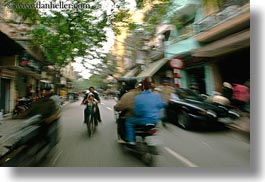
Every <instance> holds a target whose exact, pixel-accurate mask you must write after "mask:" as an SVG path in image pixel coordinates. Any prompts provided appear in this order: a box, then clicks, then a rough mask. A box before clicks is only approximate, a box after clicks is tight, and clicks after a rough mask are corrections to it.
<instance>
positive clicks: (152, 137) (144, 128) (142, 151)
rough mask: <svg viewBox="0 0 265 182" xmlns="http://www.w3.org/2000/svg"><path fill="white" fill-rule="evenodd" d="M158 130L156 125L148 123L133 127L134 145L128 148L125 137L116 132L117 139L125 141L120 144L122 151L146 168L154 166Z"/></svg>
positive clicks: (156, 153) (157, 152)
mask: <svg viewBox="0 0 265 182" xmlns="http://www.w3.org/2000/svg"><path fill="white" fill-rule="evenodd" d="M158 131H159V130H158V128H157V127H156V124H153V123H149V124H146V125H141V126H136V127H135V137H136V145H135V146H133V147H132V146H130V145H128V144H127V143H126V140H125V136H123V134H121V133H120V131H118V136H119V139H123V140H125V142H121V143H120V144H121V145H122V146H123V149H124V151H126V152H127V151H128V152H131V153H132V154H135V155H136V156H137V157H138V158H140V160H141V161H143V163H144V164H145V165H147V166H154V165H155V156H156V155H159V151H158V144H159V140H158V138H157V134H158Z"/></svg>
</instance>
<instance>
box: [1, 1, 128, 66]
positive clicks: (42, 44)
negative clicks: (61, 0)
mask: <svg viewBox="0 0 265 182" xmlns="http://www.w3.org/2000/svg"><path fill="white" fill-rule="evenodd" d="M109 1H110V2H111V3H112V4H111V6H112V9H111V11H109V10H108V9H107V8H105V7H104V6H103V4H102V2H101V1H100V0H71V4H72V5H81V4H86V5H89V6H86V7H84V8H67V9H59V10H58V9H49V11H48V10H47V11H40V9H37V7H31V8H29V6H26V5H32V4H34V3H35V0H23V1H22V0H5V3H6V4H7V5H9V6H8V7H11V8H12V10H13V11H15V12H16V13H17V14H18V15H20V16H21V17H22V18H23V20H24V21H26V22H28V23H30V24H31V25H32V26H33V27H34V28H33V30H32V31H31V32H29V36H31V37H32V42H33V44H34V45H35V46H37V47H39V48H40V49H41V50H42V51H43V52H44V54H45V56H46V58H47V60H48V61H50V62H51V63H54V64H56V65H59V66H64V65H66V64H68V63H69V62H72V61H74V60H75V58H77V57H82V58H84V60H93V59H102V58H103V57H105V53H104V52H103V51H102V50H101V48H102V47H103V43H104V42H106V39H107V37H106V29H105V28H106V27H108V26H110V25H111V21H112V20H114V19H115V18H113V17H114V15H113V14H112V12H114V11H116V9H117V8H120V7H122V6H123V5H124V1H116V0H109ZM53 2H54V1H53ZM68 2H69V1H68ZM11 4H12V6H10V5H11ZM22 7H24V8H22ZM88 7H89V8H88ZM84 62H85V61H84Z"/></svg>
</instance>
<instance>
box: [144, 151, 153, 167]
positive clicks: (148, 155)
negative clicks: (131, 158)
mask: <svg viewBox="0 0 265 182" xmlns="http://www.w3.org/2000/svg"><path fill="white" fill-rule="evenodd" d="M142 161H143V162H144V164H145V165H146V166H149V167H152V166H154V156H153V155H152V154H151V153H150V152H146V153H144V154H143V155H142Z"/></svg>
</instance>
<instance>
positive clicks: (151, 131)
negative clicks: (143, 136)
mask: <svg viewBox="0 0 265 182" xmlns="http://www.w3.org/2000/svg"><path fill="white" fill-rule="evenodd" d="M157 132H158V129H157V128H153V129H151V130H148V131H147V133H148V134H150V135H154V134H156V133H157Z"/></svg>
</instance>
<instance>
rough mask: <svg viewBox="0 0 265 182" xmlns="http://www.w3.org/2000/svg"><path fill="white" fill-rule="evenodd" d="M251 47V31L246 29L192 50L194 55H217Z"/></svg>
mask: <svg viewBox="0 0 265 182" xmlns="http://www.w3.org/2000/svg"><path fill="white" fill-rule="evenodd" d="M247 47H250V31H249V29H248V30H245V31H242V32H239V33H236V34H233V35H230V36H228V37H225V38H223V39H221V40H218V41H215V42H213V43H210V44H207V45H205V46H203V47H201V48H199V49H196V50H194V51H193V52H192V56H194V57H215V56H220V55H224V54H227V53H230V52H233V51H237V50H240V49H243V48H247Z"/></svg>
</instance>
